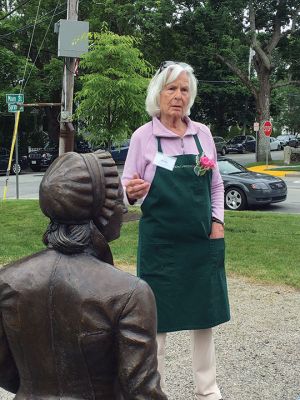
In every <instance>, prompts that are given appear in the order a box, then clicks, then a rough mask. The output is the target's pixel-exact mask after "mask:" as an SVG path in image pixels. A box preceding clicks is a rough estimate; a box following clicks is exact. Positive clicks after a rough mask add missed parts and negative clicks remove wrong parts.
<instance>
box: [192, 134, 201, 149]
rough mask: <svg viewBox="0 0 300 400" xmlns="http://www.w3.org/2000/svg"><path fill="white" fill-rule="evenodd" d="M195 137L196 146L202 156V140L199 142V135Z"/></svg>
mask: <svg viewBox="0 0 300 400" xmlns="http://www.w3.org/2000/svg"><path fill="white" fill-rule="evenodd" d="M193 137H194V140H195V142H196V146H197V149H198V151H199V154H202V153H203V149H202V146H201V143H200V140H199V138H198V135H197V134H196V135H193Z"/></svg>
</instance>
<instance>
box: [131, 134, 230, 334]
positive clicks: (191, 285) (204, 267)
mask: <svg viewBox="0 0 300 400" xmlns="http://www.w3.org/2000/svg"><path fill="white" fill-rule="evenodd" d="M194 139H195V142H196V144H197V148H198V151H199V154H202V147H201V144H200V142H199V139H198V136H197V135H194ZM157 140H158V151H159V152H162V148H161V143H160V138H157ZM176 158H177V159H176V164H175V167H174V169H173V171H169V170H167V169H165V168H162V167H159V166H157V167H156V172H155V176H154V179H153V182H152V184H151V188H150V190H149V193H148V195H147V196H146V198H145V200H144V202H143V204H142V207H141V209H142V218H141V220H140V225H139V246H138V260H137V274H138V276H139V277H140V278H142V279H143V280H145V281H146V282H147V283H148V284H149V285H150V287H151V288H152V290H153V292H154V295H155V299H156V305H157V317H158V329H157V330H158V332H173V331H179V330H186V329H188V330H193V329H204V328H210V327H213V326H216V325H218V324H221V323H223V322H226V321H228V320H229V319H230V313H229V303H228V294H227V284H226V276H225V268H224V252H225V244H224V239H210V238H209V234H210V231H211V216H212V213H211V178H212V176H211V170H210V171H207V172H206V173H205V174H204V175H202V176H197V175H196V174H195V172H194V167H195V165H196V156H195V155H193V154H184V155H179V156H177V157H176Z"/></svg>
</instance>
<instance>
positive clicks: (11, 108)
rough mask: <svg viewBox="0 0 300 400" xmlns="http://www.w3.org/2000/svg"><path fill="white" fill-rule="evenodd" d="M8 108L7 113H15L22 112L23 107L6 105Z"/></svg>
mask: <svg viewBox="0 0 300 400" xmlns="http://www.w3.org/2000/svg"><path fill="white" fill-rule="evenodd" d="M7 106H8V112H13V113H15V112H17V111H21V112H22V111H24V107H23V106H18V105H17V104H7Z"/></svg>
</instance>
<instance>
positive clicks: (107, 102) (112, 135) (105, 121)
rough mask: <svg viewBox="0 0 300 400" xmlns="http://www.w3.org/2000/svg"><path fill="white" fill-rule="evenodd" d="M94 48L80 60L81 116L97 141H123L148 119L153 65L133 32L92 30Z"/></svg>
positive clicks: (91, 47)
mask: <svg viewBox="0 0 300 400" xmlns="http://www.w3.org/2000/svg"><path fill="white" fill-rule="evenodd" d="M91 38H92V40H91V46H90V51H89V53H87V54H86V55H85V56H84V57H83V59H82V61H81V64H80V67H81V69H82V70H83V72H84V75H83V76H82V77H81V83H82V89H81V90H80V91H78V92H77V94H76V100H77V101H78V103H79V105H78V108H77V117H78V119H79V120H80V121H81V122H83V123H84V125H85V127H86V131H87V132H88V133H89V136H88V139H89V141H91V142H92V143H93V144H95V145H103V144H110V143H112V142H114V143H116V142H120V141H122V140H124V139H125V138H126V137H128V136H129V135H130V134H131V133H132V131H133V130H134V129H136V128H137V127H138V126H139V125H141V124H142V123H144V122H145V121H146V119H147V116H146V113H145V96H146V88H147V86H148V83H149V76H150V74H151V73H152V68H151V65H150V64H149V63H147V62H146V61H145V60H144V59H143V56H142V53H141V52H140V51H139V50H138V49H137V47H135V45H136V43H137V41H136V39H135V38H133V37H132V36H119V35H117V34H114V33H112V32H107V31H103V32H102V33H94V34H91Z"/></svg>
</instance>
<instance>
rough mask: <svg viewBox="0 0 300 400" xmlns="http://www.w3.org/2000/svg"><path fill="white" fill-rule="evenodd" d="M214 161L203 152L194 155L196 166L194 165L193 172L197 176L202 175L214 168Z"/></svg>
mask: <svg viewBox="0 0 300 400" xmlns="http://www.w3.org/2000/svg"><path fill="white" fill-rule="evenodd" d="M215 166H216V163H215V162H214V160H211V159H210V158H208V157H207V156H206V155H205V154H204V153H202V154H201V155H197V156H196V166H195V167H194V172H195V174H196V175H197V176H201V175H204V174H205V173H206V172H207V171H209V170H210V169H214V168H215Z"/></svg>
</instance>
